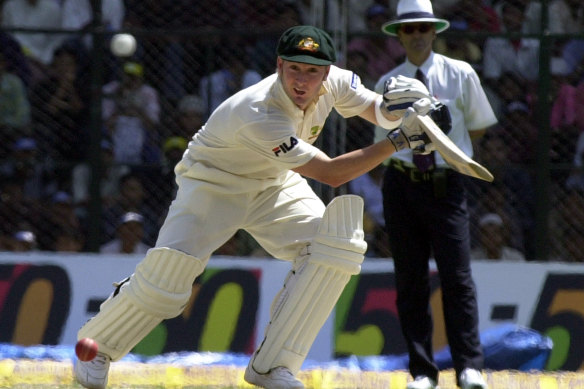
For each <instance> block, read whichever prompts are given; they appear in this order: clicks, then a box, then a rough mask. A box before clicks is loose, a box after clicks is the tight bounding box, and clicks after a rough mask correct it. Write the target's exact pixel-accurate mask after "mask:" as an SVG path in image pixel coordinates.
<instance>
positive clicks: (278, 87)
mask: <svg viewBox="0 0 584 389" xmlns="http://www.w3.org/2000/svg"><path fill="white" fill-rule="evenodd" d="M327 93H329V89H328V87H327V82H326V81H325V82H323V83H322V86H321V87H320V90H319V91H318V96H316V98H315V99H314V100H313V101H312V103H311V104H310V105H309V106H308V107H307V108H306V113H310V112H312V111H314V107H315V106H316V103H317V102H318V99H319V98H320V96H322V95H324V94H327ZM274 95H275V97H276V99H277V100H278V101H280V102H281V103H282V104H283V107H284V109H285V110H286V111H289V112H298V111H300V112H302V110H301V109H300V108H298V106H297V105H296V104H294V102H293V101H292V100H291V99H290V98H289V97H288V95H287V94H286V91H285V90H284V85H283V84H282V80H281V79H280V76H279V75H278V76H277V78H276V82H275V85H274Z"/></svg>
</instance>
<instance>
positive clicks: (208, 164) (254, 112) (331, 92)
mask: <svg viewBox="0 0 584 389" xmlns="http://www.w3.org/2000/svg"><path fill="white" fill-rule="evenodd" d="M377 96H378V95H377V94H376V93H375V92H373V91H371V90H368V89H366V88H365V87H364V86H363V85H362V84H361V81H360V79H359V77H358V76H357V75H355V74H354V73H352V72H351V71H348V70H344V69H340V68H338V67H336V66H334V65H331V68H330V72H329V75H328V77H327V80H326V81H325V82H324V83H323V86H322V88H321V91H320V95H319V97H318V98H317V99H316V100H315V101H314V102H313V103H312V104H311V105H310V106H309V107H308V108H307V109H306V111H302V110H301V109H299V108H298V107H297V106H296V105H295V104H294V103H293V102H292V100H290V98H289V97H288V96H287V95H286V93H285V92H284V88H283V86H282V84H281V81H280V79H279V78H278V75H277V74H273V75H271V76H268V77H266V78H265V79H263V80H262V81H260V82H258V83H257V84H255V85H252V86H250V87H249V88H246V89H244V90H242V91H240V92H238V93H236V94H235V95H233V96H231V97H230V98H229V99H227V100H225V101H224V102H223V103H222V104H221V105H219V107H217V109H216V110H215V111H214V112H213V113H212V114H211V116H210V117H209V120H208V121H207V123H206V124H205V125H204V126H203V128H202V129H201V130H200V131H198V132H197V133H196V134H195V135H194V136H193V139H192V140H191V142H189V146H188V149H187V151H186V152H185V155H184V157H183V160H182V161H181V163H179V165H178V166H177V169H178V170H177V172H180V173H182V174H186V175H187V176H189V177H191V178H195V179H199V180H204V181H207V182H210V183H215V184H219V185H221V186H222V187H223V189H224V190H225V189H226V187H228V189H227V191H233V192H242V191H246V190H254V189H255V190H258V189H259V188H261V187H267V186H271V185H278V184H280V183H282V182H283V181H284V179H285V177H286V175H287V173H288V171H289V170H290V169H293V168H296V167H298V166H301V165H303V164H305V163H307V162H308V161H309V160H310V159H312V158H313V157H314V156H315V155H316V154H317V152H318V151H317V149H316V147H315V146H313V145H312V144H313V143H314V142H315V141H316V139H317V138H318V136H319V135H320V133H321V131H322V129H323V127H324V124H325V121H326V119H327V117H328V115H329V114H330V112H331V111H332V109H333V108H334V109H335V110H336V111H337V112H338V113H339V114H340V115H341V116H343V117H351V116H355V115H358V114H360V113H362V112H363V111H364V110H365V109H366V108H367V107H369V105H371V103H373V102H374V101H375V100H376V99H377ZM185 169H187V170H188V172H186V173H185Z"/></svg>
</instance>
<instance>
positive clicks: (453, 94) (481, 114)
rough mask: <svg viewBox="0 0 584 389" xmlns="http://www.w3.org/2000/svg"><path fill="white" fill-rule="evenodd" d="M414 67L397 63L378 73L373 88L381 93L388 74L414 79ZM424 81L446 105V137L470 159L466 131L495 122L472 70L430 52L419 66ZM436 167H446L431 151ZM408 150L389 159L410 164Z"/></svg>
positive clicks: (377, 135) (377, 133)
mask: <svg viewBox="0 0 584 389" xmlns="http://www.w3.org/2000/svg"><path fill="white" fill-rule="evenodd" d="M417 69H418V67H417V66H416V65H414V64H412V63H411V62H410V61H409V60H406V61H405V62H404V63H402V64H401V65H399V66H397V67H396V68H394V69H392V70H391V71H390V72H388V73H387V74H385V75H384V76H382V77H381V78H380V79H379V81H378V82H377V84H376V85H375V90H376V91H379V92H380V93H383V86H384V84H385V81H386V80H387V79H389V78H390V77H397V76H398V75H403V76H406V77H411V78H415V75H416V70H417ZM420 69H421V70H422V72H423V73H424V75H425V76H426V79H427V80H428V85H429V86H428V90H429V92H430V94H431V95H432V96H434V97H435V98H437V99H438V100H439V101H440V102H441V103H442V104H444V105H446V106H447V107H448V110H449V111H450V116H451V120H452V128H451V130H450V132H449V133H448V137H449V138H450V139H451V140H452V141H453V142H454V143H455V144H456V145H457V146H458V147H459V148H460V149H461V150H462V151H464V153H465V154H466V155H468V156H469V157H471V158H472V156H473V149H472V143H471V139H470V135H469V131H474V130H481V129H485V128H488V127H490V126H492V125H493V124H495V123H497V118H496V117H495V113H494V112H493V109H492V108H491V104H490V103H489V100H488V99H487V96H486V94H485V92H484V91H483V88H482V87H481V81H480V79H479V77H478V75H477V73H476V72H475V70H474V69H473V68H472V67H471V66H470V65H469V64H468V63H466V62H462V61H458V60H455V59H452V58H448V57H445V56H443V55H441V54H437V53H434V52H432V53H431V54H430V56H429V57H428V59H427V60H426V61H425V62H424V63H423V64H422V66H421V67H420ZM386 134H387V130H383V129H380V128H379V127H378V128H376V139H378V138H380V137H381V136H383V137H384V136H385V135H386ZM434 154H435V158H436V166H437V167H441V168H448V164H447V163H446V162H445V161H444V159H443V158H442V156H441V155H440V154H439V153H434ZM412 156H413V153H412V150H410V149H404V150H401V151H399V152H397V153H394V154H393V155H392V156H391V158H395V159H399V160H402V161H404V162H405V163H406V164H409V165H411V166H413V164H412Z"/></svg>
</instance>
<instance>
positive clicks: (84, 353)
mask: <svg viewBox="0 0 584 389" xmlns="http://www.w3.org/2000/svg"><path fill="white" fill-rule="evenodd" d="M75 354H77V358H79V360H80V361H84V362H87V361H91V360H92V359H93V358H95V356H96V355H97V342H96V341H95V340H93V339H91V338H83V339H81V340H79V342H77V344H76V345H75Z"/></svg>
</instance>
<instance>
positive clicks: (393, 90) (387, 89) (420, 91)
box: [383, 76, 432, 117]
mask: <svg viewBox="0 0 584 389" xmlns="http://www.w3.org/2000/svg"><path fill="white" fill-rule="evenodd" d="M422 98H429V99H431V100H432V97H431V96H430V92H428V88H426V86H425V85H424V84H423V83H422V82H421V81H419V80H417V79H415V78H409V77H404V76H397V77H391V78H389V79H388V80H387V81H385V84H384V87H383V104H384V106H385V109H387V111H388V112H389V113H390V114H392V115H395V116H399V117H402V116H403V115H404V113H405V112H406V110H407V109H408V108H409V107H411V106H412V105H413V103H414V102H416V101H418V100H419V99H422Z"/></svg>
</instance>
